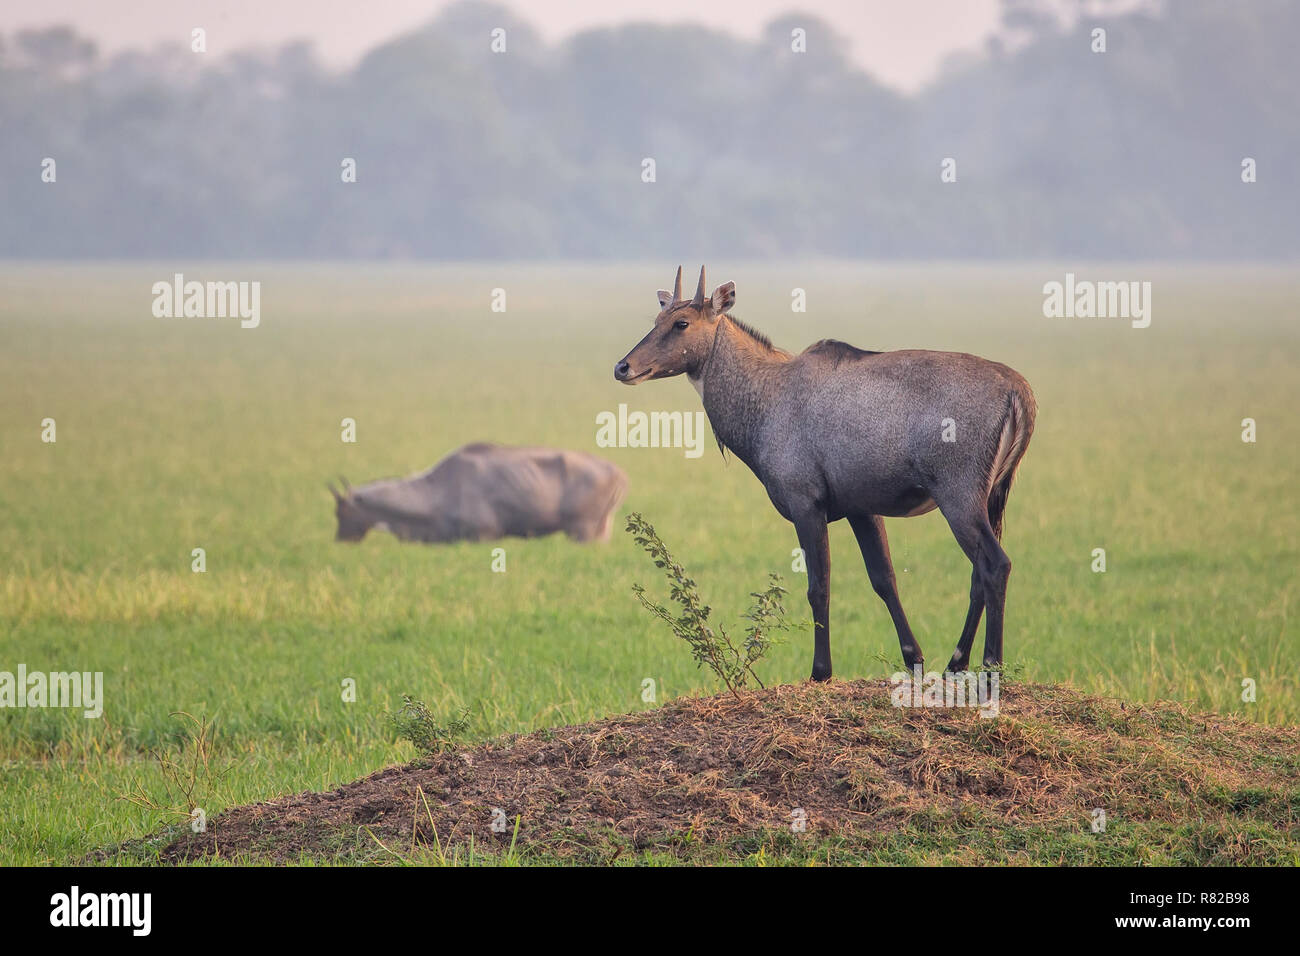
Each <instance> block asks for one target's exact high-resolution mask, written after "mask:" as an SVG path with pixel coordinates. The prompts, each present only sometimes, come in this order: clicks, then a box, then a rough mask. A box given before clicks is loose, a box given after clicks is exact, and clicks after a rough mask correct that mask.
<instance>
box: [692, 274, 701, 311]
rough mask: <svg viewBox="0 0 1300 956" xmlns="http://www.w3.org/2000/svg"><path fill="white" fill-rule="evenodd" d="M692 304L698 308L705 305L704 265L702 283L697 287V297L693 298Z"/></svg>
mask: <svg viewBox="0 0 1300 956" xmlns="http://www.w3.org/2000/svg"><path fill="white" fill-rule="evenodd" d="M691 305H693V306H695V307H696V308H697V309H699V308H703V306H704V266H700V284H699V285H697V286H696V287H695V298H694V299H692V300H691Z"/></svg>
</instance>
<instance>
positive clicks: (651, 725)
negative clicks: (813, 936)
mask: <svg viewBox="0 0 1300 956" xmlns="http://www.w3.org/2000/svg"><path fill="white" fill-rule="evenodd" d="M1297 754H1300V730H1297V729H1296V728H1278V727H1266V726H1259V725H1255V724H1251V723H1248V722H1245V721H1242V720H1239V719H1235V718H1227V717H1220V716H1215V715H1197V714H1193V713H1189V712H1188V711H1186V710H1185V709H1183V708H1182V707H1181V706H1179V705H1176V704H1168V703H1161V704H1156V705H1140V706H1139V705H1134V704H1124V703H1121V702H1118V701H1113V700H1109V699H1103V698H1097V697H1089V696H1085V695H1082V694H1079V693H1077V692H1075V691H1072V690H1067V689H1063V688H1059V687H1044V686H1035V685H1011V686H1004V687H1003V688H1002V694H1001V713H1000V715H999V716H998V717H997V718H995V719H988V718H984V717H981V716H980V715H979V713H978V711H975V710H970V709H942V710H925V709H908V708H895V707H893V706H891V703H890V695H889V688H888V686H887V685H886V684H885V683H883V682H864V681H856V682H832V683H830V684H829V685H811V684H801V685H790V686H782V687H776V688H772V689H769V690H766V691H759V692H757V693H753V694H748V695H746V696H744V697H743V699H741V700H736V699H734V698H732V697H731V696H729V695H722V696H718V697H709V698H686V699H678V700H674V701H671V702H669V703H667V704H665V705H664V706H662V707H660V708H658V709H656V710H651V711H647V712H643V713H637V714H632V715H628V716H624V717H616V718H613V719H609V720H603V721H598V722H595V723H591V724H585V725H583V726H578V727H562V728H558V729H552V730H544V731H540V732H537V733H533V734H528V735H521V736H512V737H508V738H502V739H500V740H497V741H493V742H491V743H487V744H485V745H483V746H480V747H476V748H472V749H463V750H458V751H455V752H449V753H444V754H439V755H436V756H431V757H425V758H422V759H420V760H417V761H415V762H413V763H411V764H408V765H406V766H397V767H389V768H388V769H386V770H382V771H380V772H378V773H375V774H372V775H371V776H369V777H366V778H364V779H362V780H358V781H356V782H355V783H351V784H348V785H347V786H344V787H341V788H339V789H338V790H334V791H332V792H330V793H303V794H298V795H296V796H291V797H284V798H281V799H278V800H273V801H270V802H267V803H260V804H255V805H252V806H246V807H239V808H235V809H231V810H228V811H226V812H225V813H223V814H221V815H220V816H218V817H217V818H216V819H215V820H213V821H211V822H210V824H209V826H208V830H207V832H206V833H202V834H192V833H189V832H188V831H186V832H185V833H184V834H182V835H180V836H179V837H178V838H177V839H175V841H174V842H172V843H170V844H169V845H168V846H166V847H165V848H164V849H163V851H162V859H163V860H165V861H171V862H175V861H181V860H187V859H195V858H200V857H208V858H211V857H213V856H217V857H221V858H236V859H248V858H253V859H259V858H260V859H269V860H276V861H285V860H295V859H300V858H302V857H304V856H308V857H318V858H319V857H327V858H332V859H349V858H350V859H353V860H356V859H358V858H363V857H364V858H370V859H376V858H378V857H380V856H382V855H384V854H391V855H393V856H402V857H403V858H407V857H405V855H406V854H408V853H409V854H414V856H413V857H410V858H414V859H417V860H419V859H421V858H420V856H419V854H420V853H424V854H430V853H434V854H436V857H435V859H436V860H445V859H447V857H448V855H450V854H452V853H453V852H454V853H455V854H456V855H457V858H460V857H459V853H460V852H461V849H462V848H466V847H469V846H471V845H472V846H473V847H474V848H475V849H474V852H475V853H479V854H480V855H481V854H482V852H483V851H491V852H495V851H496V850H497V849H499V848H500V849H504V848H506V847H509V846H511V845H512V844H513V845H514V846H515V847H516V849H518V848H523V850H524V852H526V853H530V854H531V853H536V854H537V855H538V858H539V859H547V860H554V859H557V858H558V859H560V860H574V861H581V862H599V861H607V860H609V859H611V858H614V857H616V856H620V855H625V856H624V859H628V858H635V857H636V856H637V854H638V853H645V852H646V851H649V852H650V853H651V854H660V853H662V854H668V855H669V856H670V857H671V858H675V859H691V858H693V857H697V856H699V855H701V854H705V855H707V854H710V853H711V854H714V856H713V858H714V859H724V860H725V859H727V858H735V853H736V852H738V848H746V847H747V848H748V851H750V852H752V850H753V849H754V847H755V846H756V845H759V844H756V843H755V842H754V841H755V840H756V839H758V840H760V842H761V837H756V835H762V834H770V835H772V836H773V840H774V842H773V843H772V844H771V845H772V847H773V851H772V852H776V853H777V854H778V856H779V855H781V854H787V855H788V854H789V853H791V852H795V851H792V850H791V846H797V845H803V846H823V847H824V846H835V847H838V848H840V851H841V852H840V855H839V858H840V859H848V860H849V861H857V862H882V861H883V862H935V861H944V862H1006V861H1007V860H1008V859H1012V860H1014V859H1023V860H1026V861H1031V862H1057V861H1064V862H1201V863H1220V864H1237V863H1252V862H1255V863H1277V862H1285V861H1291V862H1295V860H1296V856H1297V849H1296V847H1297V844H1298V836H1297V823H1298V821H1297V817H1298V816H1300V795H1298V794H1300V759H1298V758H1297ZM1095 808H1102V809H1104V810H1105V813H1106V820H1107V831H1106V833H1104V834H1095V833H1093V832H1092V828H1091V822H1092V820H1093V812H1094V809H1095ZM797 809H798V810H802V811H803V812H804V814H806V820H807V824H806V832H804V833H801V834H793V835H792V828H791V823H792V819H793V818H792V814H794V813H795V812H796V810H797ZM494 810H500V811H502V812H503V813H504V815H505V816H506V817H507V818H508V820H509V826H508V828H507V830H506V832H504V833H499V832H494V831H493V829H492V822H493V812H494ZM500 815H501V814H497V816H498V818H500ZM516 817H517V818H518V825H517V833H516V825H515V821H516ZM1027 834H1028V835H1031V837H1032V838H1028V837H1026V835H1027ZM1108 844H1109V845H1110V846H1112V847H1113V848H1115V851H1114V853H1113V854H1108V853H1107V851H1106V850H1105V849H1104V848H1105V847H1106V846H1107V845H1108ZM381 847H382V849H381ZM430 848H434V849H432V850H431V849H430ZM912 849H915V851H916V852H915V853H912V852H911V850H912ZM900 852H901V855H900ZM844 853H847V854H848V856H847V857H845V856H844V855H843V854H844ZM728 854H730V857H728ZM825 858H830V857H829V856H826V857H825ZM425 861H427V859H425Z"/></svg>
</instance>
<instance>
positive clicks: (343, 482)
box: [339, 475, 352, 495]
mask: <svg viewBox="0 0 1300 956" xmlns="http://www.w3.org/2000/svg"><path fill="white" fill-rule="evenodd" d="M339 485H341V486H342V488H343V490H344V491H345V492H347V493H348V494H349V495H350V494H352V486H351V485H349V484H348V480H347V479H346V478H344V477H343V476H342V475H339Z"/></svg>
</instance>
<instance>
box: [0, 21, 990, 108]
mask: <svg viewBox="0 0 1300 956" xmlns="http://www.w3.org/2000/svg"><path fill="white" fill-rule="evenodd" d="M448 2H449V0H364V2H360V0H359V2H347V0H41V2H40V3H32V4H27V3H6V4H3V5H0V31H2V32H5V33H10V32H13V31H14V30H16V29H18V28H22V27H32V26H48V25H50V24H53V23H70V24H72V25H74V26H76V27H77V28H78V29H79V31H80V32H82V33H85V34H87V35H89V36H90V37H92V38H93V39H94V40H96V41H97V42H98V43H99V46H100V50H101V52H104V53H108V54H111V53H115V52H118V51H120V50H123V49H129V48H138V47H151V46H155V45H157V44H159V43H178V44H179V43H185V44H186V45H188V37H189V31H190V30H191V29H192V28H193V27H196V26H201V27H203V28H205V29H206V30H207V32H208V50H209V52H210V53H211V54H212V55H214V56H219V55H220V54H221V53H222V52H223V51H228V50H231V49H236V48H240V47H245V46H250V45H278V44H279V43H282V42H285V41H288V40H292V39H299V38H304V37H305V38H308V39H310V40H312V41H314V43H315V44H316V48H317V50H318V51H319V52H320V54H321V56H322V58H323V59H325V60H326V61H327V62H329V63H331V64H335V65H339V66H343V65H348V64H350V63H352V62H354V61H355V60H357V59H358V58H359V57H360V56H361V55H362V54H364V53H365V52H366V51H367V50H369V49H371V48H372V47H374V46H375V45H376V44H378V43H381V42H383V41H385V40H387V39H389V38H390V37H392V36H394V35H396V34H399V33H402V32H405V31H407V30H409V29H410V28H411V27H414V26H418V25H419V24H421V23H423V22H425V21H426V20H429V19H431V18H432V17H433V16H434V15H436V14H437V12H438V11H439V10H441V9H442V8H443V7H445V6H447V5H448ZM503 5H504V6H507V7H509V8H510V9H512V10H514V11H515V13H516V15H518V16H520V17H521V18H523V19H525V20H527V21H529V22H530V23H531V24H532V25H533V27H534V28H535V29H537V30H538V31H539V32H540V33H541V34H542V36H543V37H544V38H545V39H546V40H547V41H548V42H554V41H556V40H559V39H562V38H563V37H565V36H567V35H569V34H571V33H574V32H576V31H579V30H582V29H584V28H587V27H592V26H606V25H610V24H614V23H621V22H627V21H635V20H641V21H646V20H649V21H656V22H680V21H691V22H697V23H704V24H707V25H709V26H711V27H715V28H719V29H724V30H728V31H730V32H732V33H736V34H739V35H741V36H743V37H746V38H750V39H752V38H754V37H755V36H757V35H758V33H759V31H760V30H761V29H762V27H763V25H764V24H765V23H767V22H768V21H769V20H771V19H772V18H773V17H774V16H776V15H778V14H782V13H787V12H790V11H807V12H810V13H813V14H815V15H817V16H819V17H821V18H822V19H824V20H827V21H829V22H830V23H831V24H833V25H834V27H835V29H836V30H837V31H838V32H839V33H841V34H843V35H844V36H846V37H848V38H849V39H850V41H851V42H852V54H853V56H854V58H855V59H856V60H857V62H858V63H860V64H861V65H862V67H863V68H864V69H866V70H867V71H868V72H870V73H871V74H873V75H874V76H876V77H877V78H878V79H880V80H882V81H883V82H885V83H888V84H889V85H891V86H895V87H897V88H899V89H901V90H906V91H911V90H914V89H916V88H917V87H919V86H921V85H922V84H924V83H925V82H926V81H927V80H929V79H930V78H931V77H932V76H933V75H934V74H935V71H936V70H937V69H938V68H939V66H940V64H941V63H942V62H943V59H944V58H945V57H946V56H948V55H949V54H952V53H956V52H960V51H963V50H977V49H979V47H980V46H981V45H982V43H983V41H984V39H985V38H986V37H987V36H988V35H989V33H990V32H992V31H993V29H994V28H995V26H996V25H997V19H998V0H926V2H924V3H920V2H913V0H617V2H611V0H531V2H529V0H503Z"/></svg>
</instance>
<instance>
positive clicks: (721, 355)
mask: <svg viewBox="0 0 1300 956" xmlns="http://www.w3.org/2000/svg"><path fill="white" fill-rule="evenodd" d="M704 288H705V279H704V270H703V269H701V270H700V282H699V286H698V287H697V289H696V293H695V298H694V299H692V300H691V301H690V302H686V301H685V300H683V299H682V297H681V270H680V269H679V270H678V273H677V283H676V288H675V289H674V292H673V293H672V295H671V296H670V295H669V293H667V292H660V293H659V301H660V305H661V311H660V313H659V316H658V318H657V319H656V320H655V327H654V329H652V330H651V331H650V333H649V334H648V335H646V337H645V338H644V339H642V340H641V342H640V343H639V344H638V345H637V346H636V347H635V348H634V349H632V351H631V352H629V353H628V354H627V356H626V357H624V359H623V360H622V361H620V362H619V363H617V364H616V366H615V369H614V375H615V378H617V379H618V380H619V381H623V382H626V383H628V384H636V383H637V382H640V381H648V380H650V379H654V378H665V377H668V376H672V375H680V374H685V375H687V376H688V377H690V379H691V381H692V383H693V384H695V386H696V388H697V389H698V390H699V391H700V395H701V397H702V399H703V402H704V410H705V412H706V413H707V414H708V416H709V421H710V423H711V424H712V426H713V430H714V432H715V434H716V435H717V437H718V442H719V444H720V445H722V446H725V447H726V448H727V449H729V450H730V451H731V452H733V453H734V454H735V455H736V457H738V458H740V459H741V460H742V461H743V462H745V464H746V465H748V466H749V467H750V469H751V470H752V471H753V472H754V474H755V475H756V476H757V477H758V479H759V481H761V482H762V483H763V486H764V487H765V488H766V490H767V493H768V497H769V498H770V499H771V501H772V504H773V505H775V506H776V509H777V511H778V512H780V514H781V515H782V516H783V517H785V518H786V519H787V520H789V521H791V522H793V523H794V526H795V530H796V532H797V534H798V536H799V544H800V547H801V548H802V549H803V552H804V557H805V561H806V563H807V568H808V601H809V603H810V605H811V607H812V611H813V621H814V653H813V672H812V676H813V679H815V680H825V679H827V678H829V677H830V676H831V655H830V551H829V546H828V543H827V531H826V525H827V523H828V522H830V521H838V520H839V519H841V518H847V519H848V521H849V524H850V525H851V526H852V528H853V531H854V534H855V536H856V537H857V540H858V545H859V547H860V549H861V551H862V555H863V559H864V560H865V562H866V565H867V571H868V574H869V576H870V578H871V583H872V586H873V588H874V589H875V591H876V593H877V594H879V595H880V597H881V599H882V600H883V601H884V603H885V605H886V607H887V608H888V609H889V613H890V616H891V617H892V619H893V622H894V626H895V629H896V630H897V632H898V639H899V645H900V647H901V648H902V651H903V659H904V661H905V662H906V663H907V665H908V666H909V667H912V666H914V665H918V664H921V663H923V656H922V653H921V648H920V646H919V645H918V644H917V642H916V639H915V637H914V636H913V634H912V631H911V628H910V626H909V625H908V623H907V618H906V615H905V614H904V613H903V608H902V605H901V604H900V603H899V599H898V588H897V584H896V581H895V577H894V570H893V566H892V563H891V561H890V557H889V543H888V539H887V537H886V535H885V527H884V522H883V520H882V519H883V518H885V517H906V516H911V515H918V514H924V513H926V512H927V511H931V510H933V509H934V508H935V507H938V508H939V509H940V511H941V512H942V513H943V515H944V517H945V518H946V519H947V521H948V524H949V526H950V527H951V528H952V532H953V535H954V536H955V537H956V538H957V542H958V544H960V545H961V547H962V550H963V551H965V553H966V556H967V557H968V558H969V559H970V561H971V564H972V573H971V595H970V607H969V611H968V613H967V617H966V623H965V626H964V627H963V628H962V633H961V636H960V638H959V639H958V642H957V649H956V651H955V652H954V654H953V656H952V659H951V660H950V662H949V665H948V668H949V670H953V671H958V670H964V669H966V667H967V666H968V664H969V659H970V650H971V645H972V643H973V641H974V636H975V631H976V629H977V628H978V626H979V620H980V617H981V615H982V614H983V613H984V610H985V608H986V607H987V609H988V622H987V628H986V632H985V639H984V663H985V665H986V666H991V665H994V664H997V663H1000V662H1001V660H1002V630H1003V609H1004V605H1005V600H1006V587H1007V578H1008V575H1009V574H1010V570H1011V561H1010V559H1009V558H1008V557H1007V554H1006V552H1005V551H1004V550H1003V549H1002V545H1001V536H1002V514H1003V509H1004V508H1005V506H1006V499H1007V494H1008V492H1009V490H1010V488H1011V483H1012V481H1013V479H1014V478H1015V473H1016V469H1017V467H1018V466H1019V464H1020V460H1021V458H1022V457H1023V456H1024V453H1025V450H1026V448H1027V447H1028V444H1029V438H1030V436H1031V435H1032V433H1033V428H1034V415H1035V411H1036V405H1035V402H1034V395H1033V392H1032V391H1031V390H1030V388H1029V384H1028V383H1027V382H1026V381H1025V380H1024V378H1023V377H1021V375H1020V374H1019V373H1017V372H1016V371H1014V370H1012V369H1010V368H1008V367H1007V366H1005V365H1002V364H1000V363H998V362H991V361H988V360H987V359H982V358H978V357H976V356H974V355H967V354H965V353H961V352H931V351H920V350H904V351H897V352H868V351H864V350H862V349H857V348H854V347H853V346H851V345H847V344H846V343H843V342H837V341H834V340H823V341H821V342H818V343H816V344H815V345H813V346H811V347H809V348H808V349H806V350H805V351H804V352H803V353H801V354H799V355H792V354H791V353H789V352H786V351H783V350H781V349H778V348H775V347H773V346H772V345H771V344H770V342H768V341H767V340H766V338H765V337H763V336H761V335H758V334H756V333H754V332H753V330H751V329H749V328H748V327H747V326H744V325H742V324H741V323H739V322H738V321H737V320H735V319H733V318H732V317H730V316H729V315H728V314H727V313H728V311H729V310H730V309H731V307H732V305H733V304H734V303H735V285H734V283H731V282H727V283H724V284H723V285H721V286H719V287H718V288H717V289H716V290H714V292H713V295H712V296H711V297H706V296H705V295H704ZM945 419H951V420H952V423H953V425H952V427H953V428H955V439H956V440H955V441H952V442H946V441H944V440H943V433H944V420H945Z"/></svg>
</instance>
